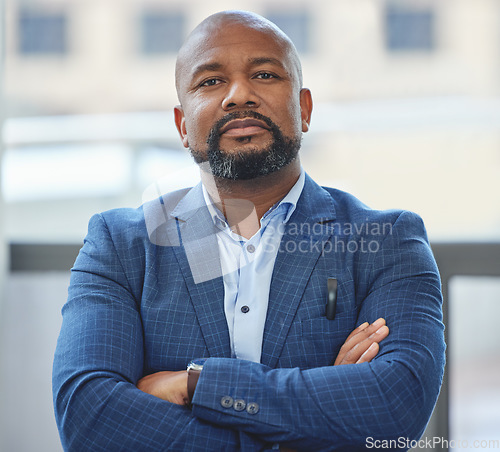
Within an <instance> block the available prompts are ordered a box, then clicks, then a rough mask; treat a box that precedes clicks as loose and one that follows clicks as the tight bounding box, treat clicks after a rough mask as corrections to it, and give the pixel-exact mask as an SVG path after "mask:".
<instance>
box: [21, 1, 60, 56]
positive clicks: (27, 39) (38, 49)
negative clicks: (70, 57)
mask: <svg viewBox="0 0 500 452" xmlns="http://www.w3.org/2000/svg"><path fill="white" fill-rule="evenodd" d="M67 22H68V20H67V17H66V14H65V13H64V12H46V11H43V12H42V11H34V10H21V11H20V13H19V26H18V33H19V36H18V43H19V53H21V54H24V55H44V54H54V55H64V54H66V53H67V47H68V43H67V40H68V33H67V31H68V23H67Z"/></svg>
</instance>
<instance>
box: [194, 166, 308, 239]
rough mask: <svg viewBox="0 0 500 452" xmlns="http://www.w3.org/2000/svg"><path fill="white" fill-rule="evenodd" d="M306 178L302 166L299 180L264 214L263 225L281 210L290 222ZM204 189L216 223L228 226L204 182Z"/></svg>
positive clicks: (286, 220) (204, 194)
mask: <svg viewBox="0 0 500 452" xmlns="http://www.w3.org/2000/svg"><path fill="white" fill-rule="evenodd" d="M305 178H306V177H305V171H304V168H302V167H300V176H299V178H298V180H297V182H295V185H294V186H293V187H292V188H291V189H290V191H289V192H288V193H287V194H286V195H285V197H284V198H283V199H282V200H281V201H279V202H277V203H276V204H274V206H272V207H271V208H270V209H269V210H268V211H267V212H266V213H265V214H264V216H263V217H262V219H261V226H262V225H263V223H265V224H267V223H268V222H269V221H271V219H272V218H273V217H274V216H275V215H277V214H278V213H279V212H286V213H285V217H284V218H283V223H287V222H288V220H289V219H290V217H291V216H292V214H293V212H294V211H295V209H296V207H297V202H298V200H299V198H300V195H301V194H302V190H303V189H304V183H305ZM202 190H203V198H204V200H205V203H206V205H207V208H208V211H209V212H210V216H211V217H212V220H213V222H214V224H215V225H216V226H217V227H218V228H220V229H224V228H226V227H228V226H227V223H226V219H225V217H224V215H223V214H222V212H221V211H220V210H219V209H218V208H217V207H216V206H215V204H214V203H213V202H212V199H211V198H210V195H209V194H208V191H207V189H206V188H205V185H204V184H202Z"/></svg>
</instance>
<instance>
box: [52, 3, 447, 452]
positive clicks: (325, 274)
mask: <svg viewBox="0 0 500 452" xmlns="http://www.w3.org/2000/svg"><path fill="white" fill-rule="evenodd" d="M176 87H177V91H178V96H179V101H180V105H179V106H178V107H176V108H175V123H176V126H177V129H178V131H179V134H180V137H181V140H182V143H183V145H184V146H185V147H186V148H189V149H190V151H191V153H192V155H193V157H194V159H195V161H196V162H197V163H199V165H200V168H201V171H200V173H201V179H202V184H200V185H198V186H197V187H194V188H193V189H186V190H180V191H178V192H174V193H170V194H167V195H165V196H162V197H161V198H160V199H159V200H158V201H156V202H152V203H149V204H146V205H144V206H143V207H141V208H140V209H137V210H132V209H121V210H114V211H110V212H105V213H104V214H101V215H97V216H95V217H94V218H93V219H92V220H91V222H90V226H89V234H88V236H87V238H86V240H85V244H84V247H83V248H82V250H81V252H80V255H79V256H78V259H77V261H76V263H75V266H74V268H73V271H72V280H71V285H70V288H69V298H68V302H67V303H66V305H65V306H64V308H63V326H62V330H61V335H60V338H59V342H58V346H57V350H56V355H55V362H54V404H55V411H56V419H57V423H58V426H59V429H60V433H61V438H62V442H63V445H64V447H65V449H67V450H78V451H82V450H92V451H98V450H106V451H111V450H112V451H115V450H131V451H139V450H144V451H157V450H180V451H183V450H212V451H222V450H245V451H259V450H270V449H273V448H274V449H277V448H281V449H282V450H285V449H294V450H305V451H313V450H348V451H353V450H358V449H361V450H362V449H365V448H366V446H367V444H368V443H367V438H371V439H372V441H373V440H374V439H384V440H395V439H398V438H400V437H402V438H406V439H415V438H417V437H419V436H420V435H421V434H422V432H423V430H424V428H425V425H426V423H427V421H428V419H429V416H430V414H431V412H432V409H433V407H434V404H435V402H436V398H437V395H438V392H439V388H440V384H441V379H442V374H443V366H444V341H443V325H442V323H441V294H440V282H439V276H438V272H437V268H436V266H435V262H434V259H433V257H432V253H431V251H430V248H429V245H428V243H427V239H426V236H425V230H424V227H423V225H422V222H421V220H420V219H419V218H418V217H417V216H416V215H414V214H412V213H409V212H400V211H387V212H381V211H375V210H371V209H369V208H368V207H366V206H365V205H363V204H362V203H360V202H359V201H358V200H356V199H355V198H353V197H352V196H350V195H348V194H346V193H343V192H340V191H338V190H334V189H326V188H321V187H319V186H318V185H316V184H315V183H314V182H313V181H312V180H311V179H310V178H309V177H308V176H307V175H306V174H305V173H304V172H303V170H302V169H301V166H300V161H299V157H298V151H299V148H300V141H301V134H302V133H303V132H307V130H308V127H309V123H310V119H311V112H312V98H311V93H310V91H309V90H308V89H306V88H303V87H302V75H301V68H300V62H299V59H298V56H297V53H296V51H295V48H294V47H293V44H292V43H291V42H290V40H289V39H288V38H287V37H286V35H284V34H283V33H282V32H281V31H280V30H279V29H278V28H277V27H276V26H275V25H273V24H272V23H270V22H268V21H267V20H265V19H264V18H262V17H260V16H257V15H255V14H253V13H246V12H237V11H231V12H223V13H218V14H215V15H213V16H210V17H209V18H208V19H206V20H205V21H203V22H202V23H201V24H200V25H199V26H198V27H197V28H196V29H195V30H194V31H193V33H192V34H191V35H190V36H189V38H188V39H187V41H186V43H185V44H184V46H183V47H182V49H181V50H180V52H179V56H178V60H177V66H176ZM386 322H387V325H385V323H386ZM357 325H359V326H358V327H356V326H357ZM388 326H389V327H390V334H389V328H388ZM382 341H383V342H382ZM379 343H380V346H379ZM196 358H203V359H202V360H199V361H198V362H195V364H194V365H191V369H190V371H189V372H187V371H186V366H187V365H188V363H189V362H190V361H191V360H192V359H196ZM206 358H208V359H206ZM332 364H335V365H332ZM338 364H348V365H343V366H340V365H338Z"/></svg>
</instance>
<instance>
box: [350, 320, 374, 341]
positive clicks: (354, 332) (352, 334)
mask: <svg viewBox="0 0 500 452" xmlns="http://www.w3.org/2000/svg"><path fill="white" fill-rule="evenodd" d="M368 325H370V324H369V323H368V322H365V323H362V324H361V325H359V326H358V327H357V328H355V329H353V330H352V331H351V334H349V336H347V339H346V340H345V341H344V342H347V341H348V340H349V339H351V338H352V337H354V336H355V335H356V334H358V333H359V332H361V331H363V330H364V329H365V328H366V327H367V326H368Z"/></svg>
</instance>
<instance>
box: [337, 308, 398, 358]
mask: <svg viewBox="0 0 500 452" xmlns="http://www.w3.org/2000/svg"><path fill="white" fill-rule="evenodd" d="M388 334H389V328H388V327H387V325H386V324H385V319H382V318H380V319H378V320H376V321H375V322H373V323H372V324H371V325H369V324H368V322H365V323H363V324H362V325H360V326H358V327H357V328H356V329H355V330H354V331H353V332H352V333H351V334H349V336H348V337H347V339H346V340H345V342H344V345H342V347H341V349H340V351H339V354H338V355H337V359H335V363H334V364H333V365H334V366H338V365H340V364H360V363H367V362H370V361H371V360H372V359H373V358H375V356H376V355H377V353H378V351H379V345H378V344H379V342H381V341H382V340H383V339H385V338H386V337H387V336H388Z"/></svg>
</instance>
